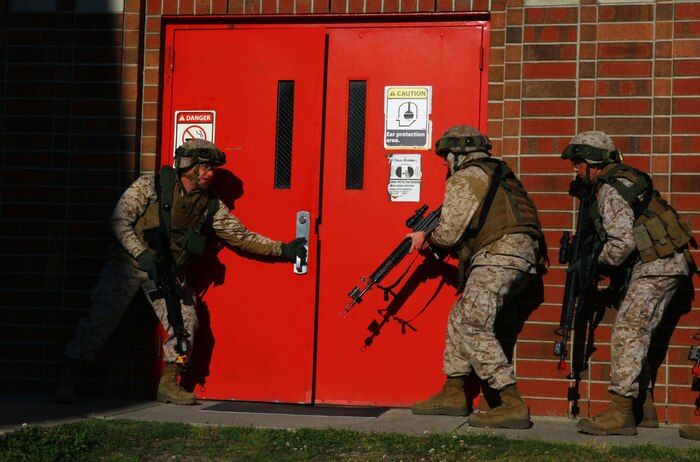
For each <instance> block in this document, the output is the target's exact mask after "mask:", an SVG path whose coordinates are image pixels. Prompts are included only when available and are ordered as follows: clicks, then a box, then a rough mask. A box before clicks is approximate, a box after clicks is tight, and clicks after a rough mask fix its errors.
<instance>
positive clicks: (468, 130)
mask: <svg viewBox="0 0 700 462" xmlns="http://www.w3.org/2000/svg"><path fill="white" fill-rule="evenodd" d="M490 149H491V140H489V139H488V137H486V136H484V135H482V134H481V132H480V131H479V130H477V129H476V128H474V127H470V126H468V125H455V126H454V127H450V128H448V129H447V130H446V131H445V133H443V134H442V136H441V137H440V139H439V140H437V142H436V143H435V153H436V154H437V155H439V156H441V157H446V156H447V155H448V154H454V155H455V156H458V155H460V154H469V153H470V152H477V151H478V152H484V153H487V154H488V153H489V150H490Z"/></svg>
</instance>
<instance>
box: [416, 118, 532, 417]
mask: <svg viewBox="0 0 700 462" xmlns="http://www.w3.org/2000/svg"><path fill="white" fill-rule="evenodd" d="M490 149H491V143H490V141H489V140H488V138H487V137H485V136H483V135H482V134H481V133H480V132H479V130H477V129H476V128H474V127H469V126H464V125H458V126H455V127H452V128H450V129H449V130H447V131H446V132H445V133H444V134H443V135H442V137H441V138H440V140H438V142H437V144H436V151H437V154H438V155H439V156H441V157H442V158H443V159H444V164H445V167H447V168H448V170H449V175H448V179H447V183H446V187H445V199H444V202H443V205H442V213H441V216H440V220H439V223H438V226H437V228H435V229H434V230H433V231H431V232H429V233H425V232H422V231H420V232H415V233H411V234H409V236H410V237H411V238H412V248H411V250H413V249H415V248H418V249H423V248H425V247H426V246H427V245H428V244H430V245H432V246H436V247H440V248H444V249H450V250H453V251H456V252H457V253H458V254H459V258H460V283H462V284H464V292H463V294H462V296H461V298H460V299H459V300H458V301H457V302H456V303H455V304H454V306H453V307H452V310H451V311H450V315H449V321H448V326H447V334H446V339H445V350H444V356H443V371H444V373H445V375H446V382H445V384H444V386H443V388H442V390H441V391H440V392H439V393H437V394H436V395H433V396H432V397H430V398H429V399H428V400H426V401H420V402H417V403H415V404H414V406H413V408H412V411H413V413H415V414H442V415H467V413H468V406H467V400H466V396H465V390H464V385H465V377H466V376H467V375H468V374H470V373H471V371H472V370H474V371H475V372H476V373H477V374H478V376H479V377H480V378H481V379H482V380H485V381H488V383H489V385H490V386H491V387H492V388H494V389H496V390H498V392H499V396H500V399H501V404H500V405H499V406H497V407H495V408H493V409H491V410H489V411H487V412H481V413H479V414H472V415H471V416H470V417H469V424H470V425H473V426H478V427H492V428H529V427H530V426H531V425H532V423H531V421H530V414H529V410H528V407H527V405H526V404H525V402H524V401H523V399H522V397H521V396H520V393H519V392H518V389H517V386H516V381H515V373H514V370H513V365H512V364H510V363H509V362H508V359H507V358H506V355H505V354H504V352H503V349H502V347H501V345H500V343H499V342H498V340H497V339H496V336H495V333H494V322H495V319H496V316H497V315H498V313H499V312H500V311H501V309H502V308H503V306H504V305H505V304H506V303H507V302H508V301H510V300H511V299H512V298H513V297H514V296H516V295H517V294H518V293H519V292H520V291H521V290H522V289H523V288H524V287H525V286H526V285H527V284H528V283H529V282H530V281H531V280H532V279H533V278H535V277H536V276H537V274H538V270H539V269H541V268H542V266H541V255H540V250H541V247H540V242H541V240H542V231H541V228H540V224H539V220H538V217H537V210H536V209H535V206H534V204H533V203H532V201H531V200H530V198H529V196H528V195H527V192H526V191H525V190H524V188H523V187H522V185H521V184H520V182H519V180H518V179H517V177H516V176H515V175H514V174H513V172H512V171H511V170H510V168H508V166H507V165H506V164H505V163H504V162H502V161H500V160H496V159H492V158H491V154H490V153H489V150H490Z"/></svg>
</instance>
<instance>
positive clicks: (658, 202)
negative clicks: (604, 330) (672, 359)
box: [562, 131, 694, 435]
mask: <svg viewBox="0 0 700 462" xmlns="http://www.w3.org/2000/svg"><path fill="white" fill-rule="evenodd" d="M562 158H563V159H568V160H570V161H571V163H572V165H573V168H574V172H575V173H576V175H577V176H578V178H580V179H581V180H583V181H584V183H585V184H588V185H589V186H590V187H591V195H592V198H591V199H592V206H591V214H592V216H593V218H594V222H595V227H596V235H597V239H598V242H599V244H598V245H597V246H596V248H597V252H599V254H598V256H597V262H598V265H599V266H600V265H609V266H613V267H627V268H629V269H630V270H631V274H630V276H629V278H628V279H627V289H626V292H625V295H624V296H623V298H622V300H621V302H620V305H619V309H618V311H617V314H616V317H615V321H614V323H613V329H612V337H611V340H610V343H611V372H610V376H611V377H610V386H609V387H608V391H610V393H611V394H612V401H611V403H610V407H609V408H608V409H607V410H606V411H605V412H604V413H603V414H601V415H598V416H596V417H593V418H590V419H581V420H580V421H579V422H578V424H577V427H578V429H579V430H580V431H581V432H583V433H588V434H592V435H636V434H637V425H639V426H644V427H658V421H657V417H656V410H655V408H654V404H653V399H652V393H651V390H647V387H646V384H645V386H643V387H642V390H640V381H643V382H646V380H648V379H645V377H644V376H645V375H648V372H646V371H645V368H646V355H647V352H648V350H649V344H650V341H651V336H652V334H653V332H654V330H655V328H656V327H657V326H658V324H659V321H660V320H661V317H662V316H663V314H664V311H665V309H666V307H667V306H668V305H669V302H670V301H671V298H672V297H673V294H674V293H675V292H676V290H677V289H678V287H679V285H680V284H681V282H682V279H683V278H685V277H687V276H688V274H689V271H690V269H689V268H690V267H694V263H693V261H692V257H691V255H690V252H689V250H688V244H689V243H690V244H693V243H694V241H693V239H692V237H691V236H690V234H689V232H688V229H687V228H686V227H685V225H684V224H683V223H682V222H681V221H680V220H679V218H678V215H677V214H676V212H675V210H673V208H671V206H670V205H668V204H667V203H666V202H665V201H664V200H663V199H662V198H661V197H660V195H659V194H658V193H657V192H656V191H653V187H652V184H651V179H650V178H649V176H648V175H647V174H645V173H643V172H641V171H639V170H636V169H633V168H631V167H628V166H626V165H625V164H623V163H622V156H621V154H620V151H619V150H617V149H616V148H615V146H614V144H613V142H612V140H611V139H610V137H609V136H608V135H607V134H605V133H603V132H599V131H591V132H583V133H580V134H578V135H576V136H575V137H574V138H573V139H572V140H571V142H570V144H569V145H568V146H567V148H566V149H565V150H564V153H563V154H562ZM594 258H595V257H594ZM640 392H641V393H640ZM639 407H641V411H640V410H639V409H638V408H639ZM635 410H637V414H638V417H637V419H635V415H634V414H635Z"/></svg>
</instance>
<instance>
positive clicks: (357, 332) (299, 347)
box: [162, 22, 488, 405]
mask: <svg viewBox="0 0 700 462" xmlns="http://www.w3.org/2000/svg"><path fill="white" fill-rule="evenodd" d="M486 27H487V26H486V24H485V23H481V22H473V23H465V22H449V23H430V24H413V25H408V24H403V25H395V24H394V25H391V24H372V25H364V26H362V27H360V26H357V25H350V24H340V25H331V24H316V25H305V26H294V25H287V26H279V25H278V26H272V25H270V26H241V27H237V28H235V29H221V28H218V27H216V26H209V27H198V28H196V29H195V28H193V27H192V26H190V27H186V26H185V27H184V28H183V26H169V28H168V29H167V30H169V31H170V32H171V33H170V34H169V35H168V42H166V55H167V56H166V62H165V65H166V73H165V86H164V88H165V92H164V97H163V100H164V104H163V123H164V127H163V128H164V133H165V135H164V139H163V143H162V144H163V151H162V152H163V156H162V157H163V161H164V162H165V163H168V162H169V161H170V160H171V156H172V152H173V150H174V147H175V144H177V143H176V142H175V141H174V138H175V137H174V136H173V133H169V130H170V129H172V130H174V129H173V128H172V127H174V125H175V121H174V119H173V117H174V114H175V113H176V112H177V111H188V110H190V111H207V110H209V111H215V113H216V128H215V133H216V139H215V142H216V144H217V145H218V146H219V147H220V148H222V149H224V150H226V153H227V156H228V159H229V162H228V163H227V165H226V170H224V171H219V172H217V176H218V177H217V180H216V186H217V187H218V188H219V192H220V193H221V195H222V197H224V199H226V200H227V201H228V202H232V205H233V207H232V210H233V213H234V214H235V215H236V216H238V217H239V218H240V219H241V220H242V221H243V223H245V224H246V225H247V226H248V227H249V228H251V229H252V230H255V231H258V232H261V233H263V234H265V235H268V236H270V237H272V238H275V239H280V240H285V241H286V240H289V239H291V238H292V237H293V235H294V219H295V214H296V212H297V211H299V210H306V211H309V212H310V215H311V220H312V223H313V224H314V225H318V226H312V229H311V236H310V237H311V238H310V246H309V247H310V261H311V264H310V266H309V273H308V274H307V275H304V276H299V275H295V274H293V272H292V265H289V264H283V263H273V262H271V261H270V260H269V259H268V260H266V259H259V258H253V259H251V258H249V257H250V256H241V255H238V254H236V253H235V252H232V251H230V250H229V249H221V248H215V249H212V251H211V252H210V253H209V255H208V257H207V258H205V259H204V261H202V262H200V264H199V265H198V266H197V267H196V268H195V269H196V271H195V280H193V283H194V284H195V285H196V286H197V287H198V288H200V289H202V290H204V292H205V294H204V297H203V300H204V306H203V307H202V309H201V310H200V318H201V320H202V325H201V326H200V330H199V333H198V337H197V342H196V346H195V353H194V358H193V365H192V367H191V374H190V378H189V379H188V380H189V381H190V384H191V383H192V382H194V383H195V384H196V385H197V386H196V387H195V392H196V393H197V395H198V397H200V398H204V399H206V398H210V399H235V400H255V401H273V402H274V401H281V402H306V403H308V402H317V403H339V404H377V405H406V404H409V403H411V402H413V401H415V400H416V399H419V398H422V397H424V396H425V395H426V394H427V393H429V392H432V391H434V389H435V388H436V387H437V386H439V383H440V381H441V379H442V376H441V372H440V368H441V358H442V348H443V344H444V332H445V324H446V321H447V312H448V310H449V308H450V306H451V304H452V303H453V301H454V299H455V293H454V288H453V287H452V286H450V285H449V284H454V278H455V277H456V275H455V272H456V270H455V269H454V267H451V268H449V267H447V266H445V265H444V264H440V263H438V264H433V265H421V262H422V261H423V259H422V257H419V258H418V259H417V260H416V261H415V263H413V266H411V267H410V269H409V271H408V274H407V275H406V276H405V277H404V278H403V280H402V281H401V284H399V285H397V287H396V288H395V289H394V291H395V292H397V293H398V294H399V298H398V299H397V300H396V301H390V302H385V301H383V299H382V294H381V291H380V290H378V289H374V290H372V291H371V292H369V293H368V294H367V296H366V297H365V301H364V302H363V303H362V304H361V305H359V306H357V307H356V308H355V309H354V311H352V312H351V313H350V314H349V315H348V316H347V317H345V318H343V317H341V316H340V311H341V310H342V308H343V307H344V306H345V304H346V303H347V302H348V301H349V298H348V296H347V293H348V292H349V290H350V289H351V288H352V287H353V286H355V285H357V284H358V282H359V281H358V278H359V277H360V276H361V275H369V274H370V273H371V272H372V271H373V270H374V269H375V267H376V266H377V265H378V264H379V263H380V262H381V261H382V260H383V259H384V257H385V256H386V255H387V254H388V252H390V251H391V250H392V249H393V248H394V247H395V246H396V245H397V244H398V243H399V241H400V240H401V239H402V237H403V236H404V234H406V232H407V229H406V228H405V227H404V225H403V223H404V221H405V219H406V218H407V217H408V216H409V215H411V214H412V213H413V211H414V210H415V209H417V208H418V207H419V206H420V205H422V204H423V203H427V204H429V205H430V206H431V208H434V207H437V206H438V205H439V203H440V201H441V200H442V195H443V191H444V179H445V171H444V167H443V166H442V164H441V162H440V160H439V159H438V158H437V157H436V156H434V155H433V153H432V152H431V151H429V150H386V149H384V118H385V116H384V105H385V98H384V92H385V86H422V87H429V88H430V89H431V95H432V111H431V114H430V121H431V123H432V130H431V131H432V140H431V143H430V144H434V142H435V140H436V139H437V138H438V137H439V134H440V133H441V132H442V131H444V130H445V129H446V128H447V127H449V126H451V125H454V124H461V123H467V124H472V125H476V126H479V127H481V128H482V129H483V128H485V125H486V120H485V113H486V111H485V109H486V76H485V69H487V68H488V67H487V66H486V63H484V62H483V61H484V58H483V52H484V50H488V43H486V42H487V40H488V34H486V33H485V28H486ZM326 43H327V45H326ZM173 56H174V58H173ZM167 68H171V69H172V71H169V70H168V69H167ZM324 77H325V78H324ZM280 82H282V83H285V82H286V83H289V82H293V95H294V103H293V143H292V146H291V157H292V162H291V167H292V173H291V184H290V186H289V188H282V189H281V188H279V187H276V176H275V175H276V174H275V172H276V168H275V165H276V162H277V157H278V154H277V153H276V147H277V144H278V141H277V140H278V136H279V131H280V129H279V126H278V125H277V120H278V118H279V113H280V110H279V104H280V98H279V96H278V95H279V94H280V92H281V90H280V89H281V88H282V87H281V83H280ZM285 85H286V84H285ZM351 87H352V88H354V89H358V88H359V90H360V91H359V92H354V93H353V90H351ZM324 101H325V107H324ZM357 102H361V103H362V104H361V106H362V107H363V108H364V109H358V108H357V107H356V106H355V103H357ZM350 106H353V109H352V110H349V107H350ZM359 113H361V114H360V117H359V118H358V114H359ZM324 116H325V118H324ZM349 123H350V124H354V125H355V128H357V126H358V124H359V125H361V128H362V132H363V133H361V134H360V135H361V138H362V139H361V140H360V141H361V142H360V148H359V149H360V150H361V153H360V162H361V164H360V165H361V168H359V173H358V171H357V169H356V167H357V165H358V164H357V162H358V159H357V158H355V159H354V160H353V161H352V162H354V164H353V166H351V165H349V164H350V163H349V162H348V161H347V159H348V145H349V142H350V141H349V136H348V125H349ZM168 124H169V125H168ZM169 127H170V128H169ZM352 137H354V138H353V141H352V143H354V149H355V151H357V150H358V139H357V138H358V135H357V133H355V134H353V135H352V136H351V138H352ZM322 140H323V141H322ZM392 153H395V154H402V153H411V154H419V156H420V158H421V168H422V173H423V176H422V183H421V188H420V197H419V199H418V201H417V202H393V201H391V200H390V199H389V195H388V192H387V187H388V182H389V161H388V159H387V155H388V154H392ZM351 169H355V170H354V171H353V172H350V170H351ZM219 173H220V174H221V175H219ZM358 175H359V177H358ZM349 176H352V177H353V178H352V179H351V180H349V179H348V178H349ZM317 220H318V222H317ZM217 259H218V261H220V263H221V265H219V263H218V261H217ZM410 260H412V258H409V259H407V261H405V262H404V263H403V264H402V265H401V266H400V267H398V268H396V270H395V271H394V272H393V273H392V274H391V275H390V276H389V277H388V278H387V281H385V283H390V282H392V281H393V280H394V279H395V278H396V277H398V275H400V274H401V273H402V272H403V271H404V270H406V269H407V268H408V267H409V263H410ZM445 274H447V279H446V280H444V278H443V276H444V275H445ZM224 276H225V277H224ZM408 295H410V297H408ZM387 307H389V308H390V310H389V312H390V313H391V314H392V315H393V316H383V314H384V313H385V312H382V313H378V311H377V310H378V309H383V308H387ZM372 321H376V322H377V323H378V325H379V328H378V329H375V331H374V334H372V333H370V332H369V331H368V330H367V327H368V325H369V324H370V322H372ZM402 326H403V331H404V332H405V334H404V333H402Z"/></svg>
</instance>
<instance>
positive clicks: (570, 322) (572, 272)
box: [554, 179, 599, 378]
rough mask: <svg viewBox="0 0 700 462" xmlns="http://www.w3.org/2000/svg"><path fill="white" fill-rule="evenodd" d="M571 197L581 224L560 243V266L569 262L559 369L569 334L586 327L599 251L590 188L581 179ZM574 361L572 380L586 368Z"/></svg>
mask: <svg viewBox="0 0 700 462" xmlns="http://www.w3.org/2000/svg"><path fill="white" fill-rule="evenodd" d="M569 194H570V195H571V196H573V197H577V198H578V199H579V211H578V221H577V223H576V234H575V235H574V236H573V237H570V233H569V231H564V233H563V234H562V237H561V240H560V241H559V243H560V244H561V247H560V248H559V263H561V264H565V263H568V264H569V266H568V268H567V269H566V284H565V286H564V301H563V304H562V312H561V318H560V320H559V328H558V329H557V330H555V331H554V333H555V335H559V336H561V337H562V339H561V340H557V341H555V342H554V356H558V357H559V363H558V364H557V368H558V369H559V370H563V369H564V367H565V366H564V362H565V360H566V355H567V354H568V351H567V348H566V345H567V343H568V341H569V333H570V332H571V331H573V330H575V327H576V326H585V321H586V320H585V319H581V318H582V312H583V311H584V309H585V308H586V303H587V296H588V295H589V294H590V292H591V290H592V289H593V288H594V287H595V283H596V281H597V279H596V274H595V272H596V261H597V259H598V254H599V249H597V248H596V246H595V240H596V233H595V227H594V223H593V220H592V219H591V215H590V211H589V208H590V205H591V188H590V186H588V185H586V184H584V182H583V181H582V180H580V179H576V180H574V181H572V182H571V185H570V187H569ZM574 363H575V361H574V362H572V372H571V377H574V378H575V377H577V374H578V372H579V371H580V370H583V368H584V367H585V360H584V361H582V362H581V364H574Z"/></svg>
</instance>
